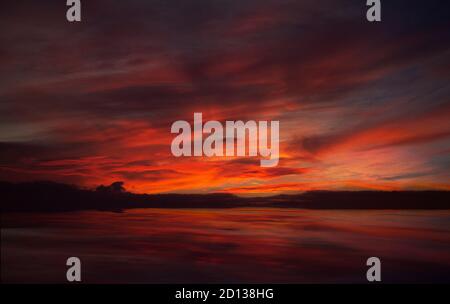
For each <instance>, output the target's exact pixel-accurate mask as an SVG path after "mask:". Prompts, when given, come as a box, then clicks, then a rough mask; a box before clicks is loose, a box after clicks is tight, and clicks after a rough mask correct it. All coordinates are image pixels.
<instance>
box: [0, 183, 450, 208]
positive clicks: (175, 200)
mask: <svg viewBox="0 0 450 304" xmlns="http://www.w3.org/2000/svg"><path fill="white" fill-rule="evenodd" d="M0 195H1V197H2V199H1V203H0V208H1V211H2V212H63V211H80V210H103V211H114V212H121V211H123V210H125V209H131V208H237V207H274V208H275V207H278V208H280V207H281V208H302V209H405V210H406V209H429V210H433V209H450V191H392V192H387V191H308V192H304V193H301V194H295V195H276V196H270V197H240V196H236V195H233V194H228V193H212V194H136V193H131V192H128V191H126V189H125V187H124V184H123V183H122V182H114V183H112V184H111V185H109V186H104V185H101V186H99V187H97V188H96V189H93V190H91V189H82V188H79V187H77V186H74V185H69V184H62V183H56V182H49V181H40V182H24V183H11V182H0Z"/></svg>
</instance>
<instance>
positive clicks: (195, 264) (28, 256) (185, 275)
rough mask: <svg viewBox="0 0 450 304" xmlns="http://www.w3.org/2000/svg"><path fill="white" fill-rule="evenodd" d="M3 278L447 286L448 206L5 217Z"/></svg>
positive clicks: (449, 259) (449, 253) (449, 258)
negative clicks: (77, 265) (73, 266)
mask: <svg viewBox="0 0 450 304" xmlns="http://www.w3.org/2000/svg"><path fill="white" fill-rule="evenodd" d="M1 238H2V244H1V279H2V281H3V282H65V276H66V275H65V273H66V269H67V266H65V262H66V259H67V258H68V257H70V256H76V257H79V258H80V259H81V261H82V280H83V281H84V282H86V283H266V282H267V283H316V282H318V283H321V282H324V283H325V282H327V283H329V282H338V283H339V282H365V280H366V279H365V273H366V270H367V266H366V265H365V262H366V260H367V258H368V257H371V256H377V257H379V258H380V259H381V261H382V280H383V281H384V282H450V211H414V210H413V211H398V210H396V211H394V210H382V211H374V210H369V211H353V210H350V211H349V210H343V211H339V210H299V209H287V208H280V209H276V208H267V209H261V208H258V209H256V208H238V209H136V210H129V211H126V212H124V213H112V212H96V211H84V212H67V213H53V214H31V213H28V214H3V215H2V229H1Z"/></svg>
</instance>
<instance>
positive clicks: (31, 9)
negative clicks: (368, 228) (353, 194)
mask: <svg viewBox="0 0 450 304" xmlns="http://www.w3.org/2000/svg"><path fill="white" fill-rule="evenodd" d="M65 2H66V1H56V0H55V1H20V0H18V1H7V2H6V1H3V2H2V9H1V10H0V39H1V41H2V43H1V44H0V71H1V73H0V117H1V119H0V180H6V181H15V182H19V181H35V180H51V181H57V182H64V183H71V184H76V185H79V186H82V187H95V186H97V185H99V184H109V183H112V182H114V181H124V182H125V187H126V188H127V189H128V190H129V191H133V192H137V193H167V192H176V193H211V192H227V193H236V194H239V195H270V194H279V193H297V192H301V191H308V190H317V189H327V190H362V189H373V190H404V189H413V190H415V189H446V190H449V189H450V173H449V172H450V119H449V118H450V31H449V29H450V18H449V16H448V12H449V4H448V3H447V1H436V0H430V1H406V0H404V1H401V0H398V1H382V21H381V22H375V23H369V22H368V21H367V20H366V17H365V14H366V10H367V7H366V5H365V2H366V1H365V0H364V1H363V0H361V1H359V0H342V1H337V0H333V1H332V0H325V1H320V3H318V1H312V0H304V1H301V0H297V1H288V0H286V1H285V0H271V1H264V0H245V1H232V0H196V1H173V0H170V1H168V0H164V1H163V0H161V1H137V0H131V1H107V0H94V1H82V21H81V22H79V23H77V22H74V23H69V22H67V20H66V10H67V7H66V5H65ZM194 112H202V113H203V119H204V121H206V120H218V121H221V122H225V121H226V120H243V121H247V120H255V121H260V120H278V121H280V161H279V164H278V166H276V167H272V168H263V167H260V159H259V157H216V158H206V157H180V158H176V157H174V156H173V155H172V154H171V150H170V144H171V141H172V139H173V137H174V135H173V134H171V133H170V127H171V125H172V123H173V122H175V121H176V120H187V121H190V122H191V123H192V120H193V113H194Z"/></svg>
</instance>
